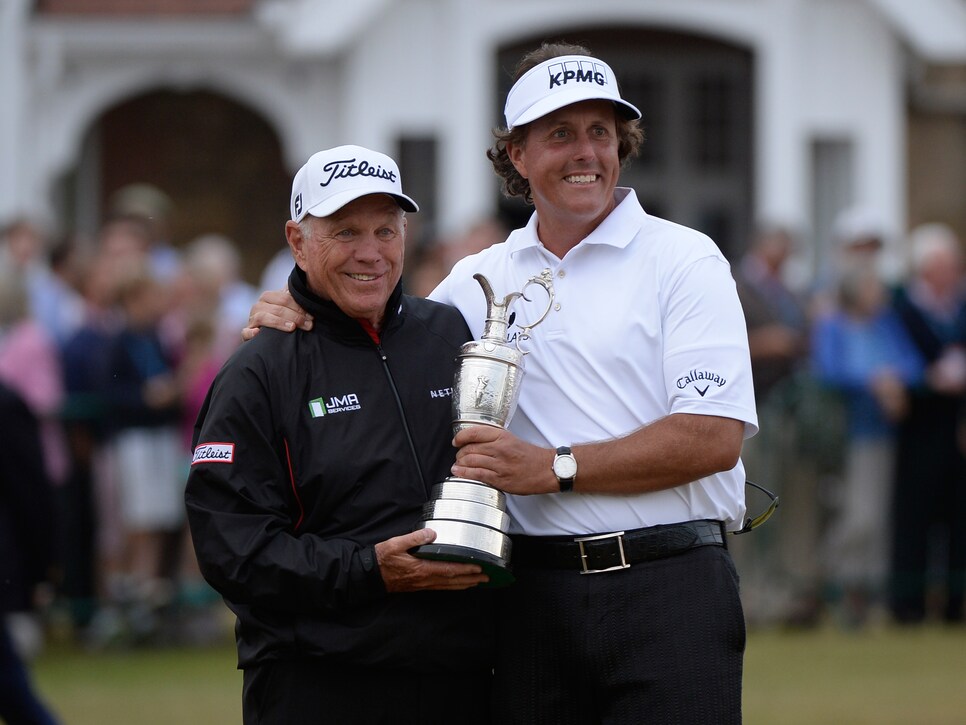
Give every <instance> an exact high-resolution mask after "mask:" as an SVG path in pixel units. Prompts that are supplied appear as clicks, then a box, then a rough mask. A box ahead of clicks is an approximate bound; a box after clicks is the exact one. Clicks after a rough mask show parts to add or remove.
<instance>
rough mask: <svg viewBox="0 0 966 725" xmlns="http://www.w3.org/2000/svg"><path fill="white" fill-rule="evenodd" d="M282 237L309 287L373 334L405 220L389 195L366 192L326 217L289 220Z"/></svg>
mask: <svg viewBox="0 0 966 725" xmlns="http://www.w3.org/2000/svg"><path fill="white" fill-rule="evenodd" d="M285 234H286V237H287V238H288V243H289V247H291V249H292V255H293V256H294V257H295V262H296V264H298V266H299V267H300V268H301V269H302V270H303V271H304V272H305V276H306V279H307V281H308V285H309V289H310V290H312V292H314V293H315V294H317V295H318V296H319V297H321V298H323V299H326V300H331V301H332V302H335V304H336V305H338V307H339V309H341V310H342V311H343V312H345V313H346V314H347V315H349V316H350V317H353V318H356V319H365V320H368V321H369V323H370V324H371V325H372V326H373V327H374V328H375V329H377V330H378V329H379V328H380V326H381V324H382V318H383V315H384V313H385V310H386V302H387V301H388V300H389V296H390V295H391V294H392V291H393V289H395V287H396V284H397V283H398V282H399V279H400V277H402V270H403V250H404V246H405V240H406V219H405V217H404V216H403V211H402V209H400V208H399V205H398V204H397V203H396V202H395V201H394V200H393V199H392V197H389V196H387V195H385V194H369V195H367V196H363V197H360V198H358V199H356V200H355V201H351V202H349V203H348V204H346V205H345V206H344V207H342V208H341V209H339V210H338V211H337V212H335V213H334V214H331V215H330V216H327V217H324V218H318V217H313V216H307V217H305V219H303V220H302V222H301V224H299V223H297V222H294V221H289V222H288V223H287V224H286V225H285Z"/></svg>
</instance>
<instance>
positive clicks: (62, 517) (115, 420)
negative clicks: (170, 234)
mask: <svg viewBox="0 0 966 725" xmlns="http://www.w3.org/2000/svg"><path fill="white" fill-rule="evenodd" d="M169 211H170V207H169V206H168V205H167V201H166V198H165V197H164V195H163V194H160V193H159V192H158V191H157V190H156V189H153V188H150V187H146V186H143V185H138V186H134V187H129V188H125V189H123V190H122V191H121V192H120V193H118V194H117V195H115V197H114V198H113V199H112V204H111V209H110V214H109V216H108V217H107V218H106V220H105V221H104V222H103V224H102V225H101V226H100V228H99V229H98V231H97V234H96V235H95V237H94V238H93V239H89V240H88V239H79V238H64V239H62V240H57V241H51V240H49V239H48V238H47V236H46V235H45V234H44V232H43V231H42V230H41V228H40V227H39V226H38V225H36V224H35V223H33V222H32V221H31V220H28V219H18V220H16V221H14V222H12V223H10V224H8V225H7V226H6V227H5V228H4V229H3V230H2V240H0V382H2V383H4V384H5V385H7V386H9V387H10V388H11V389H12V390H14V391H15V392H16V393H17V394H19V396H21V397H22V398H23V400H24V402H25V403H26V404H27V407H28V408H29V409H30V411H31V413H32V414H33V415H34V416H35V417H36V419H37V420H38V422H39V427H40V432H41V437H42V450H43V462H44V467H45V469H46V473H47V476H46V480H44V481H36V482H34V485H36V486H49V487H50V489H51V492H52V498H53V501H54V504H55V507H54V523H55V526H54V527H53V534H52V535H53V537H54V541H53V542H52V543H53V550H54V554H55V555H54V557H53V562H52V567H51V568H50V571H49V572H48V574H49V575H48V577H47V583H46V587H44V590H45V591H46V594H45V596H44V597H43V598H42V599H41V600H40V601H39V602H38V603H39V604H40V606H39V607H38V608H35V611H34V613H33V617H31V616H29V614H30V613H29V612H28V613H27V615H28V616H21V617H20V619H19V621H17V622H15V623H14V629H15V630H17V631H19V632H21V635H20V636H21V637H22V636H23V633H25V632H29V631H30V630H31V629H33V630H35V631H36V630H39V629H42V627H43V626H44V625H54V626H61V627H64V628H66V629H67V631H69V632H70V634H71V636H73V637H75V638H76V639H77V640H79V641H80V642H82V643H83V644H85V645H87V646H91V647H108V646H132V645H139V644H159V643H168V642H183V641H190V642H205V641H211V640H213V639H221V638H222V637H223V636H224V634H225V631H226V627H225V624H226V620H225V619H224V616H223V614H224V610H223V608H222V606H221V604H220V599H219V598H218V597H217V595H215V593H214V592H213V590H211V589H210V588H209V587H208V586H207V584H205V582H204V581H203V579H202V578H201V576H200V574H199V572H198V569H197V565H196V563H195V561H194V556H193V554H192V552H191V547H190V545H189V542H188V541H187V536H188V534H187V529H186V525H185V515H184V482H185V479H186V478H187V472H188V466H189V464H190V458H191V432H192V428H193V424H194V418H195V416H196V414H197V411H198V410H199V409H200V407H201V404H202V402H203V400H204V396H205V394H206V393H207V390H208V386H209V385H210V383H211V381H212V380H213V379H214V376H215V374H216V373H217V371H218V369H219V368H220V367H221V364H222V363H223V362H224V360H226V359H227V357H228V356H229V355H230V354H231V352H232V350H233V349H234V347H235V346H236V345H237V344H239V343H240V341H241V338H240V334H239V331H240V329H241V327H242V325H243V323H244V322H245V320H246V319H247V315H248V309H249V308H250V306H251V305H252V303H253V302H254V300H255V298H256V296H257V291H256V289H255V288H254V287H253V286H251V285H249V284H246V283H245V282H244V281H243V280H242V279H241V277H240V268H241V267H240V256H239V252H238V249H237V248H236V245H235V244H234V243H233V242H232V240H230V239H228V238H226V237H223V236H219V235H205V236H203V237H199V238H198V239H195V240H193V241H191V242H190V243H188V244H183V245H181V246H179V247H175V246H174V245H172V244H170V243H169V242H168V240H166V238H165V232H164V230H165V228H166V227H165V224H164V222H165V216H166V215H167V214H168V213H169ZM38 612H40V613H42V614H43V615H44V617H43V618H42V619H41V618H38V617H37V616H36V615H37V613H38Z"/></svg>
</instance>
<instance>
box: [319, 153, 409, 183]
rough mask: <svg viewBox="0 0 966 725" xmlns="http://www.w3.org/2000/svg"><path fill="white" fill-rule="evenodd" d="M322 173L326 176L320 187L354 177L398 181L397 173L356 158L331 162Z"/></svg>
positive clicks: (323, 168)
mask: <svg viewBox="0 0 966 725" xmlns="http://www.w3.org/2000/svg"><path fill="white" fill-rule="evenodd" d="M322 172H323V174H325V176H324V177H323V178H322V179H321V180H320V181H319V186H328V185H329V184H331V183H332V181H333V180H334V179H348V178H352V177H353V176H371V177H373V178H376V179H385V180H386V181H392V182H395V181H396V172H395V171H391V170H389V169H384V168H382V166H380V165H378V164H376V165H373V164H370V163H369V162H368V161H366V160H365V159H363V160H362V161H358V160H356V159H354V158H352V159H337V160H335V161H329V162H328V163H326V164H324V165H323V166H322Z"/></svg>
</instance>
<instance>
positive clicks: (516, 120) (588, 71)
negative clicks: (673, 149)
mask: <svg viewBox="0 0 966 725" xmlns="http://www.w3.org/2000/svg"><path fill="white" fill-rule="evenodd" d="M592 100H605V101H613V103H614V106H615V107H616V108H617V111H618V113H620V114H621V115H622V116H624V117H625V118H627V119H636V118H640V117H641V112H640V111H639V110H637V108H636V107H634V106H632V105H631V104H630V103H628V102H627V101H625V100H624V99H623V98H621V94H620V90H619V89H618V88H617V78H616V77H615V76H614V71H612V70H611V67H610V66H609V65H607V64H606V63H605V62H604V61H602V60H598V59H597V58H591V57H590V56H587V55H562V56H558V57H556V58H551V59H550V60H545V61H544V62H543V63H541V64H540V65H537V66H534V67H533V68H531V69H530V70H528V71H527V72H526V73H524V74H523V75H522V76H521V77H520V79H519V80H518V81H517V82H516V83H514V84H513V88H511V89H510V92H509V93H508V94H507V97H506V106H505V107H504V109H503V111H504V115H505V116H506V127H507V130H510V129H512V128H513V127H514V126H522V125H523V124H525V123H530V121H535V120H536V119H538V118H540V117H542V116H546V115H547V114H548V113H551V112H552V111H556V110H557V109H558V108H563V107H564V106H569V105H570V104H571V103H578V102H580V101H592Z"/></svg>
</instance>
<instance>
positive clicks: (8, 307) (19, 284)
mask: <svg viewBox="0 0 966 725" xmlns="http://www.w3.org/2000/svg"><path fill="white" fill-rule="evenodd" d="M0 381H3V382H4V383H6V384H7V385H8V386H9V387H11V388H12V389H13V390H15V391H16V392H17V393H18V394H19V395H20V396H21V397H22V398H23V399H24V402H26V404H27V406H28V407H29V408H30V411H31V413H33V414H34V415H35V416H36V417H37V419H38V420H39V421H40V426H41V437H42V441H43V452H44V464H45V466H46V469H47V475H48V476H49V477H50V480H51V482H52V483H53V484H55V485H59V484H62V483H63V482H64V480H65V478H66V476H67V470H68V456H67V444H66V441H65V438H64V431H63V428H62V426H61V424H60V420H59V413H60V409H61V406H62V405H63V402H64V380H63V375H62V374H61V361H60V353H59V351H58V349H57V345H56V343H55V342H54V340H53V338H52V337H51V336H50V334H49V333H47V332H46V331H45V330H44V328H43V327H41V326H40V324H39V323H38V322H36V321H35V320H34V319H33V318H32V317H31V315H30V312H29V298H28V294H27V288H26V285H25V283H24V278H23V277H22V276H21V275H19V274H16V273H15V271H14V270H13V269H11V268H10V267H6V266H4V267H3V268H0Z"/></svg>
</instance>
